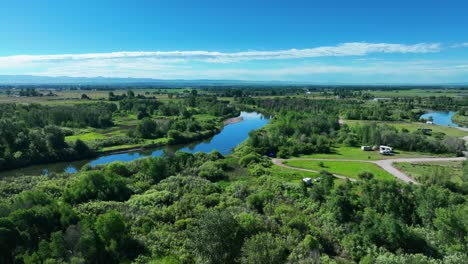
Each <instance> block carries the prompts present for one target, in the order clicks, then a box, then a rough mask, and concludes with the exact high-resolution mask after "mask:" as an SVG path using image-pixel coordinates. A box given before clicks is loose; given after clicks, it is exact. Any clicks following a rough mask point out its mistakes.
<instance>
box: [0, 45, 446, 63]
mask: <svg viewBox="0 0 468 264" xmlns="http://www.w3.org/2000/svg"><path fill="white" fill-rule="evenodd" d="M441 49H442V48H441V45H440V44H439V43H418V44H412V45H405V44H390V43H366V42H351V43H343V44H340V45H337V46H323V47H315V48H310V49H289V50H275V51H243V52H218V51H203V50H195V51H121V52H110V53H87V54H56V55H13V56H4V57H0V68H1V67H2V66H3V67H6V66H7V65H10V66H11V65H31V64H37V63H60V62H66V61H86V60H94V61H96V60H99V61H102V60H112V59H121V60H123V59H127V60H130V59H141V58H151V59H157V60H160V61H161V62H164V61H165V62H179V61H202V62H209V63H227V62H238V61H252V60H272V59H299V58H316V57H337V56H339V57H342V56H364V55H367V54H371V53H433V52H439V51H440V50H441Z"/></svg>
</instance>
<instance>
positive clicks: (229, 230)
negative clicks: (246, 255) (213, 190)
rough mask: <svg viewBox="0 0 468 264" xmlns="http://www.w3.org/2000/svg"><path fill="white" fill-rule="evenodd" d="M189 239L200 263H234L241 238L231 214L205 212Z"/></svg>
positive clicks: (218, 211) (214, 211)
mask: <svg viewBox="0 0 468 264" xmlns="http://www.w3.org/2000/svg"><path fill="white" fill-rule="evenodd" d="M190 237H191V242H192V245H193V247H194V249H195V254H196V256H197V257H199V258H200V261H201V262H203V263H209V264H212V263H213V264H214V263H235V262H236V261H235V260H236V258H237V257H238V255H239V251H240V247H241V243H242V237H241V232H240V226H239V224H238V223H237V221H236V220H235V219H234V217H233V216H232V215H231V213H229V212H227V211H224V210H223V211H221V210H209V211H207V212H206V213H204V214H203V215H202V216H201V217H200V218H199V219H198V220H197V222H196V224H195V226H194V228H193V229H192V232H191V235H190Z"/></svg>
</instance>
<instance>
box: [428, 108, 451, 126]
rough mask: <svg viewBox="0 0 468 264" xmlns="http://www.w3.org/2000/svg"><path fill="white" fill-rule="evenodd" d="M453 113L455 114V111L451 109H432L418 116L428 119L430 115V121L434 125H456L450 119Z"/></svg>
mask: <svg viewBox="0 0 468 264" xmlns="http://www.w3.org/2000/svg"><path fill="white" fill-rule="evenodd" d="M453 115H455V112H453V111H434V112H429V113H427V114H424V115H422V116H421V117H420V118H421V119H429V118H430V117H432V122H433V123H434V124H435V125H439V126H451V127H458V125H457V124H455V123H453V121H452V117H453Z"/></svg>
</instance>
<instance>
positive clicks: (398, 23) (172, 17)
mask: <svg viewBox="0 0 468 264" xmlns="http://www.w3.org/2000/svg"><path fill="white" fill-rule="evenodd" d="M465 2H466V1H463V0H459V1H454V0H445V1H438V0H426V1H422V0H421V1H419V0H412V1H410V0H406V1H400V0H393V1H375V0H374V1H367V0H362V1H350V0H342V1H337V0H330V1H305V0H304V1H298V0H288V1H275V0H270V1H265V0H255V1H254V0H250V1H245V0H237V1H231V0H227V1H219V0H218V1H211V0H210V1H208V0H198V1H194V0H193V1H190V0H186V1H181V0H164V1H162V0H160V1H158V0H153V1H149V0H148V1H145V0H133V1H131V0H99V1H96V0H94V1H91V0H68V1H63V0H62V1H46V0H44V1H35V0H29V1H27V0H15V1H10V0H0V18H1V21H2V22H1V23H0V32H1V34H0V74H32V75H45V76H86V77H94V76H106V77H150V78H158V79H237V80H265V81H266V80H281V81H305V82H344V83H346V82H348V83H449V82H468V27H467V26H468V15H467V14H466V10H468V3H465Z"/></svg>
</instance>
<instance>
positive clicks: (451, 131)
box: [344, 120, 468, 137]
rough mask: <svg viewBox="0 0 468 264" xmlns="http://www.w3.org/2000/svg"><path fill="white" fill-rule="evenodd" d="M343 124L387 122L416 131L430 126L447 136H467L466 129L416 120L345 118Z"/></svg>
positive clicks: (434, 130) (396, 126)
mask: <svg viewBox="0 0 468 264" xmlns="http://www.w3.org/2000/svg"><path fill="white" fill-rule="evenodd" d="M344 122H345V124H348V125H349V126H353V125H359V124H366V123H367V124H369V123H377V124H387V125H391V126H394V127H395V128H397V129H399V130H401V129H402V128H406V129H408V130H409V131H416V130H418V128H430V129H432V132H433V133H437V132H441V133H444V134H446V135H449V136H453V137H465V136H468V132H467V131H463V130H460V129H457V128H454V127H447V126H437V125H426V124H423V123H418V122H392V121H368V120H345V121H344Z"/></svg>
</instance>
